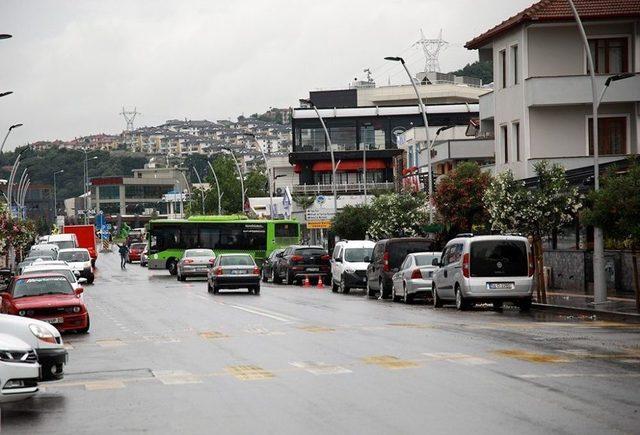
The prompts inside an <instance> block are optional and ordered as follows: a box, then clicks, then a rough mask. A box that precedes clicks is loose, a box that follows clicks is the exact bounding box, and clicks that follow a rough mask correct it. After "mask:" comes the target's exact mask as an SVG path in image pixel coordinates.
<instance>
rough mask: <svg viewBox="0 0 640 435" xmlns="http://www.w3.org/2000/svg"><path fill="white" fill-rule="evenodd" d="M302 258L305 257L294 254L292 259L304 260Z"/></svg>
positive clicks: (294, 260)
mask: <svg viewBox="0 0 640 435" xmlns="http://www.w3.org/2000/svg"><path fill="white" fill-rule="evenodd" d="M302 260H304V257H303V256H302V255H292V256H291V261H293V262H294V263H295V262H296V261H302Z"/></svg>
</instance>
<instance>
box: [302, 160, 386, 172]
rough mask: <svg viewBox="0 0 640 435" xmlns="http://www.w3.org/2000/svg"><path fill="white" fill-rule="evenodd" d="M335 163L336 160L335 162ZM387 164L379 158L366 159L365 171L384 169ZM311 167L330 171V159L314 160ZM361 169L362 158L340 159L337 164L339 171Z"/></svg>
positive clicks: (321, 170) (320, 170)
mask: <svg viewBox="0 0 640 435" xmlns="http://www.w3.org/2000/svg"><path fill="white" fill-rule="evenodd" d="M336 163H337V162H336ZM386 167H387V164H386V163H385V162H384V160H381V159H372V160H367V171H375V170H380V169H385V168H386ZM311 169H312V170H313V171H314V172H331V161H321V162H315V163H314V164H313V166H312V167H311ZM361 169H362V160H342V161H341V162H340V166H338V172H340V171H359V170H361Z"/></svg>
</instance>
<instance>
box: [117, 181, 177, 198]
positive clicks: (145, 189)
mask: <svg viewBox="0 0 640 435" xmlns="http://www.w3.org/2000/svg"><path fill="white" fill-rule="evenodd" d="M171 190H173V186H166V185H165V186H162V185H160V186H158V185H137V184H128V185H125V188H124V194H125V197H126V198H149V199H160V198H162V195H164V194H165V193H169V192H170V191H171Z"/></svg>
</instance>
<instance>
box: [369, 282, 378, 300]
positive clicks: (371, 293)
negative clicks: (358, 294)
mask: <svg viewBox="0 0 640 435" xmlns="http://www.w3.org/2000/svg"><path fill="white" fill-rule="evenodd" d="M367 297H368V298H369V299H373V298H375V297H376V292H375V291H373V290H372V289H371V286H370V285H369V280H368V279H367Z"/></svg>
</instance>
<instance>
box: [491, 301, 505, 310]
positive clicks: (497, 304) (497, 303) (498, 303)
mask: <svg viewBox="0 0 640 435" xmlns="http://www.w3.org/2000/svg"><path fill="white" fill-rule="evenodd" d="M502 305H503V303H502V301H495V302H494V303H493V309H494V310H498V311H499V310H502Z"/></svg>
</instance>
